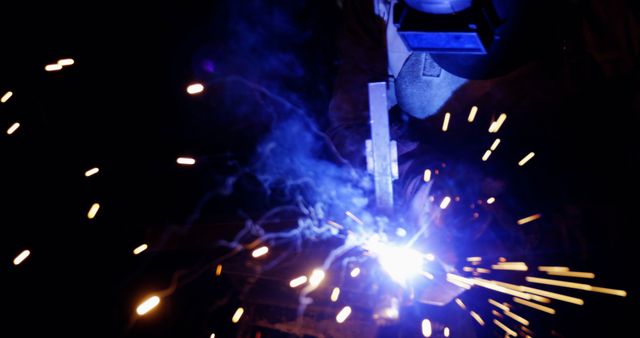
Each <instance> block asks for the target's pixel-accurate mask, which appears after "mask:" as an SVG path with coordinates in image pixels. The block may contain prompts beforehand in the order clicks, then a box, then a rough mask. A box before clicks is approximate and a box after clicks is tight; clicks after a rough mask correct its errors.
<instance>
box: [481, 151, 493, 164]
mask: <svg viewBox="0 0 640 338" xmlns="http://www.w3.org/2000/svg"><path fill="white" fill-rule="evenodd" d="M489 156H491V150H487V151H485V152H484V155H482V162H487V160H488V159H489Z"/></svg>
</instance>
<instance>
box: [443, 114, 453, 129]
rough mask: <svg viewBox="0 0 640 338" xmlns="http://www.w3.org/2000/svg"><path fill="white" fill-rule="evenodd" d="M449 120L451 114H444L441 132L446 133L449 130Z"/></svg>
mask: <svg viewBox="0 0 640 338" xmlns="http://www.w3.org/2000/svg"><path fill="white" fill-rule="evenodd" d="M450 119H451V113H446V114H444V121H443V122H442V131H445V132H446V131H447V130H448V129H449V120H450Z"/></svg>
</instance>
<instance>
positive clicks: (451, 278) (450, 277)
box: [447, 273, 472, 290]
mask: <svg viewBox="0 0 640 338" xmlns="http://www.w3.org/2000/svg"><path fill="white" fill-rule="evenodd" d="M460 278H462V280H461V279H460ZM447 282H449V283H451V284H453V285H455V286H458V287H461V288H463V289H465V290H469V289H471V285H472V284H471V283H469V282H467V279H466V278H464V277H460V276H456V275H454V274H450V273H448V274H447Z"/></svg>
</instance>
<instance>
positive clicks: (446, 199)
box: [440, 196, 451, 210]
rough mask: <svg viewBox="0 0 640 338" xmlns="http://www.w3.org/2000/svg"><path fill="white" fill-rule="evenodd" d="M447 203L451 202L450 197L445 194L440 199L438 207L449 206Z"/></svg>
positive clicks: (444, 207)
mask: <svg viewBox="0 0 640 338" xmlns="http://www.w3.org/2000/svg"><path fill="white" fill-rule="evenodd" d="M449 203H451V197H449V196H445V197H444V198H443V199H442V202H440V209H442V210H444V209H446V208H447V207H448V206H449Z"/></svg>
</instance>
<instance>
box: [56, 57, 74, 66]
mask: <svg viewBox="0 0 640 338" xmlns="http://www.w3.org/2000/svg"><path fill="white" fill-rule="evenodd" d="M74 63H76V62H75V61H74V60H73V59H70V58H67V59H60V60H58V64H59V65H60V66H63V67H64V66H71V65H72V64H74Z"/></svg>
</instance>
